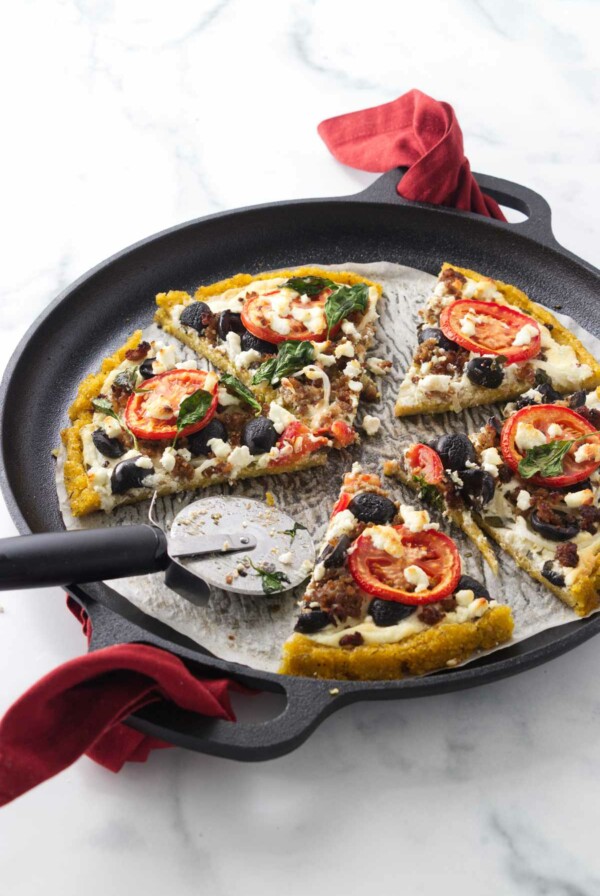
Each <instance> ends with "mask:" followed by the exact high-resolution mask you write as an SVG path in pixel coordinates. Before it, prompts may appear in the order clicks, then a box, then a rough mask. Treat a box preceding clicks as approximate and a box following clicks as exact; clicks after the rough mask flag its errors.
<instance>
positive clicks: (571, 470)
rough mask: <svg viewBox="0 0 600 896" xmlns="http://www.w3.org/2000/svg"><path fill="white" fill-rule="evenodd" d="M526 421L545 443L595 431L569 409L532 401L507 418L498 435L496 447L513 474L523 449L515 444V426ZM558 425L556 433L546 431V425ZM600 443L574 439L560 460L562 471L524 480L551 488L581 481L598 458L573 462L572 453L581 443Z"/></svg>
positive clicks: (588, 474)
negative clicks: (498, 439)
mask: <svg viewBox="0 0 600 896" xmlns="http://www.w3.org/2000/svg"><path fill="white" fill-rule="evenodd" d="M520 423H522V424H529V425H530V426H534V427H535V428H536V429H538V430H539V431H540V432H542V433H543V434H544V435H545V436H546V441H547V442H555V441H557V440H566V439H577V438H579V437H580V436H584V435H585V434H586V433H593V432H595V431H596V430H595V429H594V427H593V426H592V424H591V423H590V422H589V420H586V419H585V417H582V416H581V414H578V413H577V412H576V411H572V410H571V409H570V408H563V407H559V406H557V405H555V404H536V405H530V406H529V407H526V408H521V410H520V411H517V413H516V414H513V415H512V417H509V418H508V420H507V421H506V423H505V424H504V426H503V427H502V433H501V435H500V449H501V451H502V457H503V459H504V462H505V463H506V465H507V466H508V467H510V469H511V470H513V471H514V472H515V473H517V472H518V470H519V462H520V461H521V460H522V458H523V454H524V452H521V451H520V450H519V448H518V447H517V444H516V437H517V427H518V426H519V424H520ZM553 424H554V425H555V426H560V428H561V432H560V434H556V433H554V434H552V435H550V434H549V433H548V430H549V428H550V426H552V425H553ZM585 444H596V445H598V444H600V441H599V440H598V438H597V437H596V438H593V439H590V441H589V442H588V441H587V440H582V441H581V442H577V443H576V444H575V445H573V447H572V448H571V449H570V451H568V452H567V454H566V455H565V458H564V460H563V472H562V474H561V475H560V476H540V474H539V473H537V474H536V475H535V476H532V477H531V478H530V479H527V482H531V483H533V484H534V485H549V486H554V487H555V488H562V487H563V486H566V485H573V484H574V483H576V482H582V481H583V480H584V479H587V478H588V476H590V475H591V474H592V473H593V472H594V470H597V469H598V467H599V466H600V461H593V460H590V461H583V462H582V463H577V462H576V461H575V457H574V455H575V452H576V451H577V449H578V448H579V447H580V446H581V445H585Z"/></svg>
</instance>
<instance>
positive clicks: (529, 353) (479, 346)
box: [440, 299, 542, 364]
mask: <svg viewBox="0 0 600 896" xmlns="http://www.w3.org/2000/svg"><path fill="white" fill-rule="evenodd" d="M465 319H467V320H469V321H470V322H472V325H473V327H474V333H472V334H470V335H467V334H466V333H465V332H464V331H463V330H462V329H461V325H464V321H465ZM527 324H529V325H531V326H532V327H533V328H534V329H535V335H533V334H532V335H531V340H530V342H528V343H527V344H526V345H514V340H515V336H516V335H517V333H518V332H519V330H521V329H522V328H523V327H525V326H527ZM440 328H441V330H442V333H443V334H444V336H447V337H448V339H452V340H453V342H457V343H458V344H459V345H461V346H462V347H463V348H467V349H469V351H471V352H477V354H480V355H504V357H505V358H506V363H507V364H516V363H517V361H527V360H529V358H535V357H536V355H538V354H539V352H540V347H541V342H542V337H541V333H540V328H539V325H538V323H537V321H535V320H534V319H533V318H532V317H528V316H527V315H526V314H522V313H521V312H520V311H517V310H516V309H515V308H512V307H511V306H510V305H498V304H497V303H496V302H478V301H476V300H474V299H458V300H457V301H456V302H452V304H451V305H448V306H447V307H446V308H444V310H443V311H442V313H441V315H440Z"/></svg>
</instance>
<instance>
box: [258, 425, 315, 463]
mask: <svg viewBox="0 0 600 896" xmlns="http://www.w3.org/2000/svg"><path fill="white" fill-rule="evenodd" d="M286 444H287V445H291V446H292V451H290V452H289V453H287V454H282V455H280V456H279V457H276V458H274V459H273V460H272V461H271V463H270V464H269V466H271V467H278V466H281V465H282V464H288V463H292V462H295V461H297V460H300V458H302V457H306V455H307V454H312V452H313V451H318V450H319V448H323V447H324V446H325V445H327V444H328V439H326V438H323V437H322V436H314V435H313V434H312V433H311V431H310V429H309V428H308V426H306V425H305V424H304V423H300V421H299V420H294V422H293V423H289V424H288V425H287V426H286V428H285V429H284V430H283V432H282V433H281V435H280V437H279V439H278V441H277V447H278V448H279V449H281V448H283V447H284V446H285V445H286Z"/></svg>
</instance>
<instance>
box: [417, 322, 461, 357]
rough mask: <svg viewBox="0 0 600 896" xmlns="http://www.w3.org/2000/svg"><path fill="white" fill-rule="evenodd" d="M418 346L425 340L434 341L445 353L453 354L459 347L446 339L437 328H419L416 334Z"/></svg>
mask: <svg viewBox="0 0 600 896" xmlns="http://www.w3.org/2000/svg"><path fill="white" fill-rule="evenodd" d="M417 339H418V340H419V345H420V344H421V343H422V342H425V341H426V340H427V339H435V341H436V342H437V344H438V345H439V347H440V348H443V349H444V351H446V352H455V351H457V350H458V349H459V345H458V344H457V343H456V342H453V341H452V340H451V339H448V337H447V336H446V335H444V333H443V332H442V331H441V330H440V329H439V328H438V327H421V329H420V330H419V332H418V334H417Z"/></svg>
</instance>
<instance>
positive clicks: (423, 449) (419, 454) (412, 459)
mask: <svg viewBox="0 0 600 896" xmlns="http://www.w3.org/2000/svg"><path fill="white" fill-rule="evenodd" d="M406 461H407V463H408V465H409V467H410V472H411V473H412V475H413V476H420V477H422V478H423V479H424V480H425V482H428V483H429V485H435V484H436V483H437V482H441V481H442V479H443V478H444V465H443V464H442V459H441V457H440V456H439V454H438V453H437V451H434V450H433V448H430V447H429V445H423V444H422V443H421V442H417V443H416V444H415V445H411V446H410V448H409V449H408V451H407V452H406Z"/></svg>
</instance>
